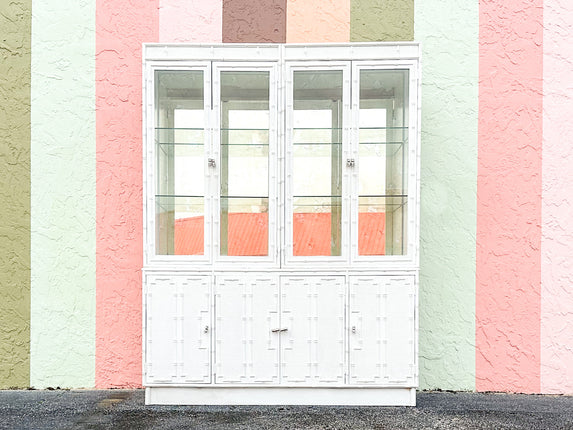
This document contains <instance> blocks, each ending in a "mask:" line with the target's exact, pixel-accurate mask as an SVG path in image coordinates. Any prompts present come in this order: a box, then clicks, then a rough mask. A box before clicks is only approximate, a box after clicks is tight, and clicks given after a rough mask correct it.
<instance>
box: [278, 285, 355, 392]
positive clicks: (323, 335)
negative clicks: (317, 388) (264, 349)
mask: <svg viewBox="0 0 573 430" xmlns="http://www.w3.org/2000/svg"><path fill="white" fill-rule="evenodd" d="M344 302H345V286H344V277H343V276H333V277H320V276H292V277H282V278H281V329H282V330H284V331H283V332H282V333H281V371H282V373H281V383H282V384H295V385H296V384H301V385H314V384H317V385H318V384H320V385H328V384H342V383H344Z"/></svg>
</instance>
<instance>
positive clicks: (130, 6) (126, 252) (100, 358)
mask: <svg viewBox="0 0 573 430" xmlns="http://www.w3.org/2000/svg"><path fill="white" fill-rule="evenodd" d="M158 6H159V0H147V1H142V2H128V1H125V0H96V11H97V13H96V105H97V113H96V140H97V142H96V151H97V152H96V190H97V202H96V297H97V310H96V386H97V387H98V388H108V387H136V386H140V385H141V315H142V314H141V268H142V266H143V196H142V188H143V180H142V164H143V159H142V130H141V124H142V123H141V121H142V113H141V112H142V111H141V98H142V83H141V82H142V76H141V73H142V72H141V64H142V60H141V47H142V43H144V42H157V40H158V37H159V34H158V33H159V14H158Z"/></svg>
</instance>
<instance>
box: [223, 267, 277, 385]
mask: <svg viewBox="0 0 573 430" xmlns="http://www.w3.org/2000/svg"><path fill="white" fill-rule="evenodd" d="M215 309H216V311H215V315H216V323H215V324H216V333H215V363H216V369H215V373H216V378H215V382H217V383H220V384H233V383H240V384H264V383H278V381H279V357H278V354H279V348H278V345H279V343H278V342H279V336H280V331H279V330H280V327H279V288H278V281H277V277H273V276H268V277H267V276H232V275H229V276H226V275H225V276H217V277H216V286H215Z"/></svg>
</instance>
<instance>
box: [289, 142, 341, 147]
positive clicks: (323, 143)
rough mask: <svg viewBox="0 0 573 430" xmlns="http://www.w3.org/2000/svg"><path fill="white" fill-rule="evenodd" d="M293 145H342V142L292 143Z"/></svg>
mask: <svg viewBox="0 0 573 430" xmlns="http://www.w3.org/2000/svg"><path fill="white" fill-rule="evenodd" d="M293 145H305V146H306V145H323V146H324V145H342V142H293Z"/></svg>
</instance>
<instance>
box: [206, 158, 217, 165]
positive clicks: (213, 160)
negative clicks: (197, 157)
mask: <svg viewBox="0 0 573 430" xmlns="http://www.w3.org/2000/svg"><path fill="white" fill-rule="evenodd" d="M207 165H208V166H209V167H215V166H216V163H215V159H214V158H209V159H208V160H207Z"/></svg>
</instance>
